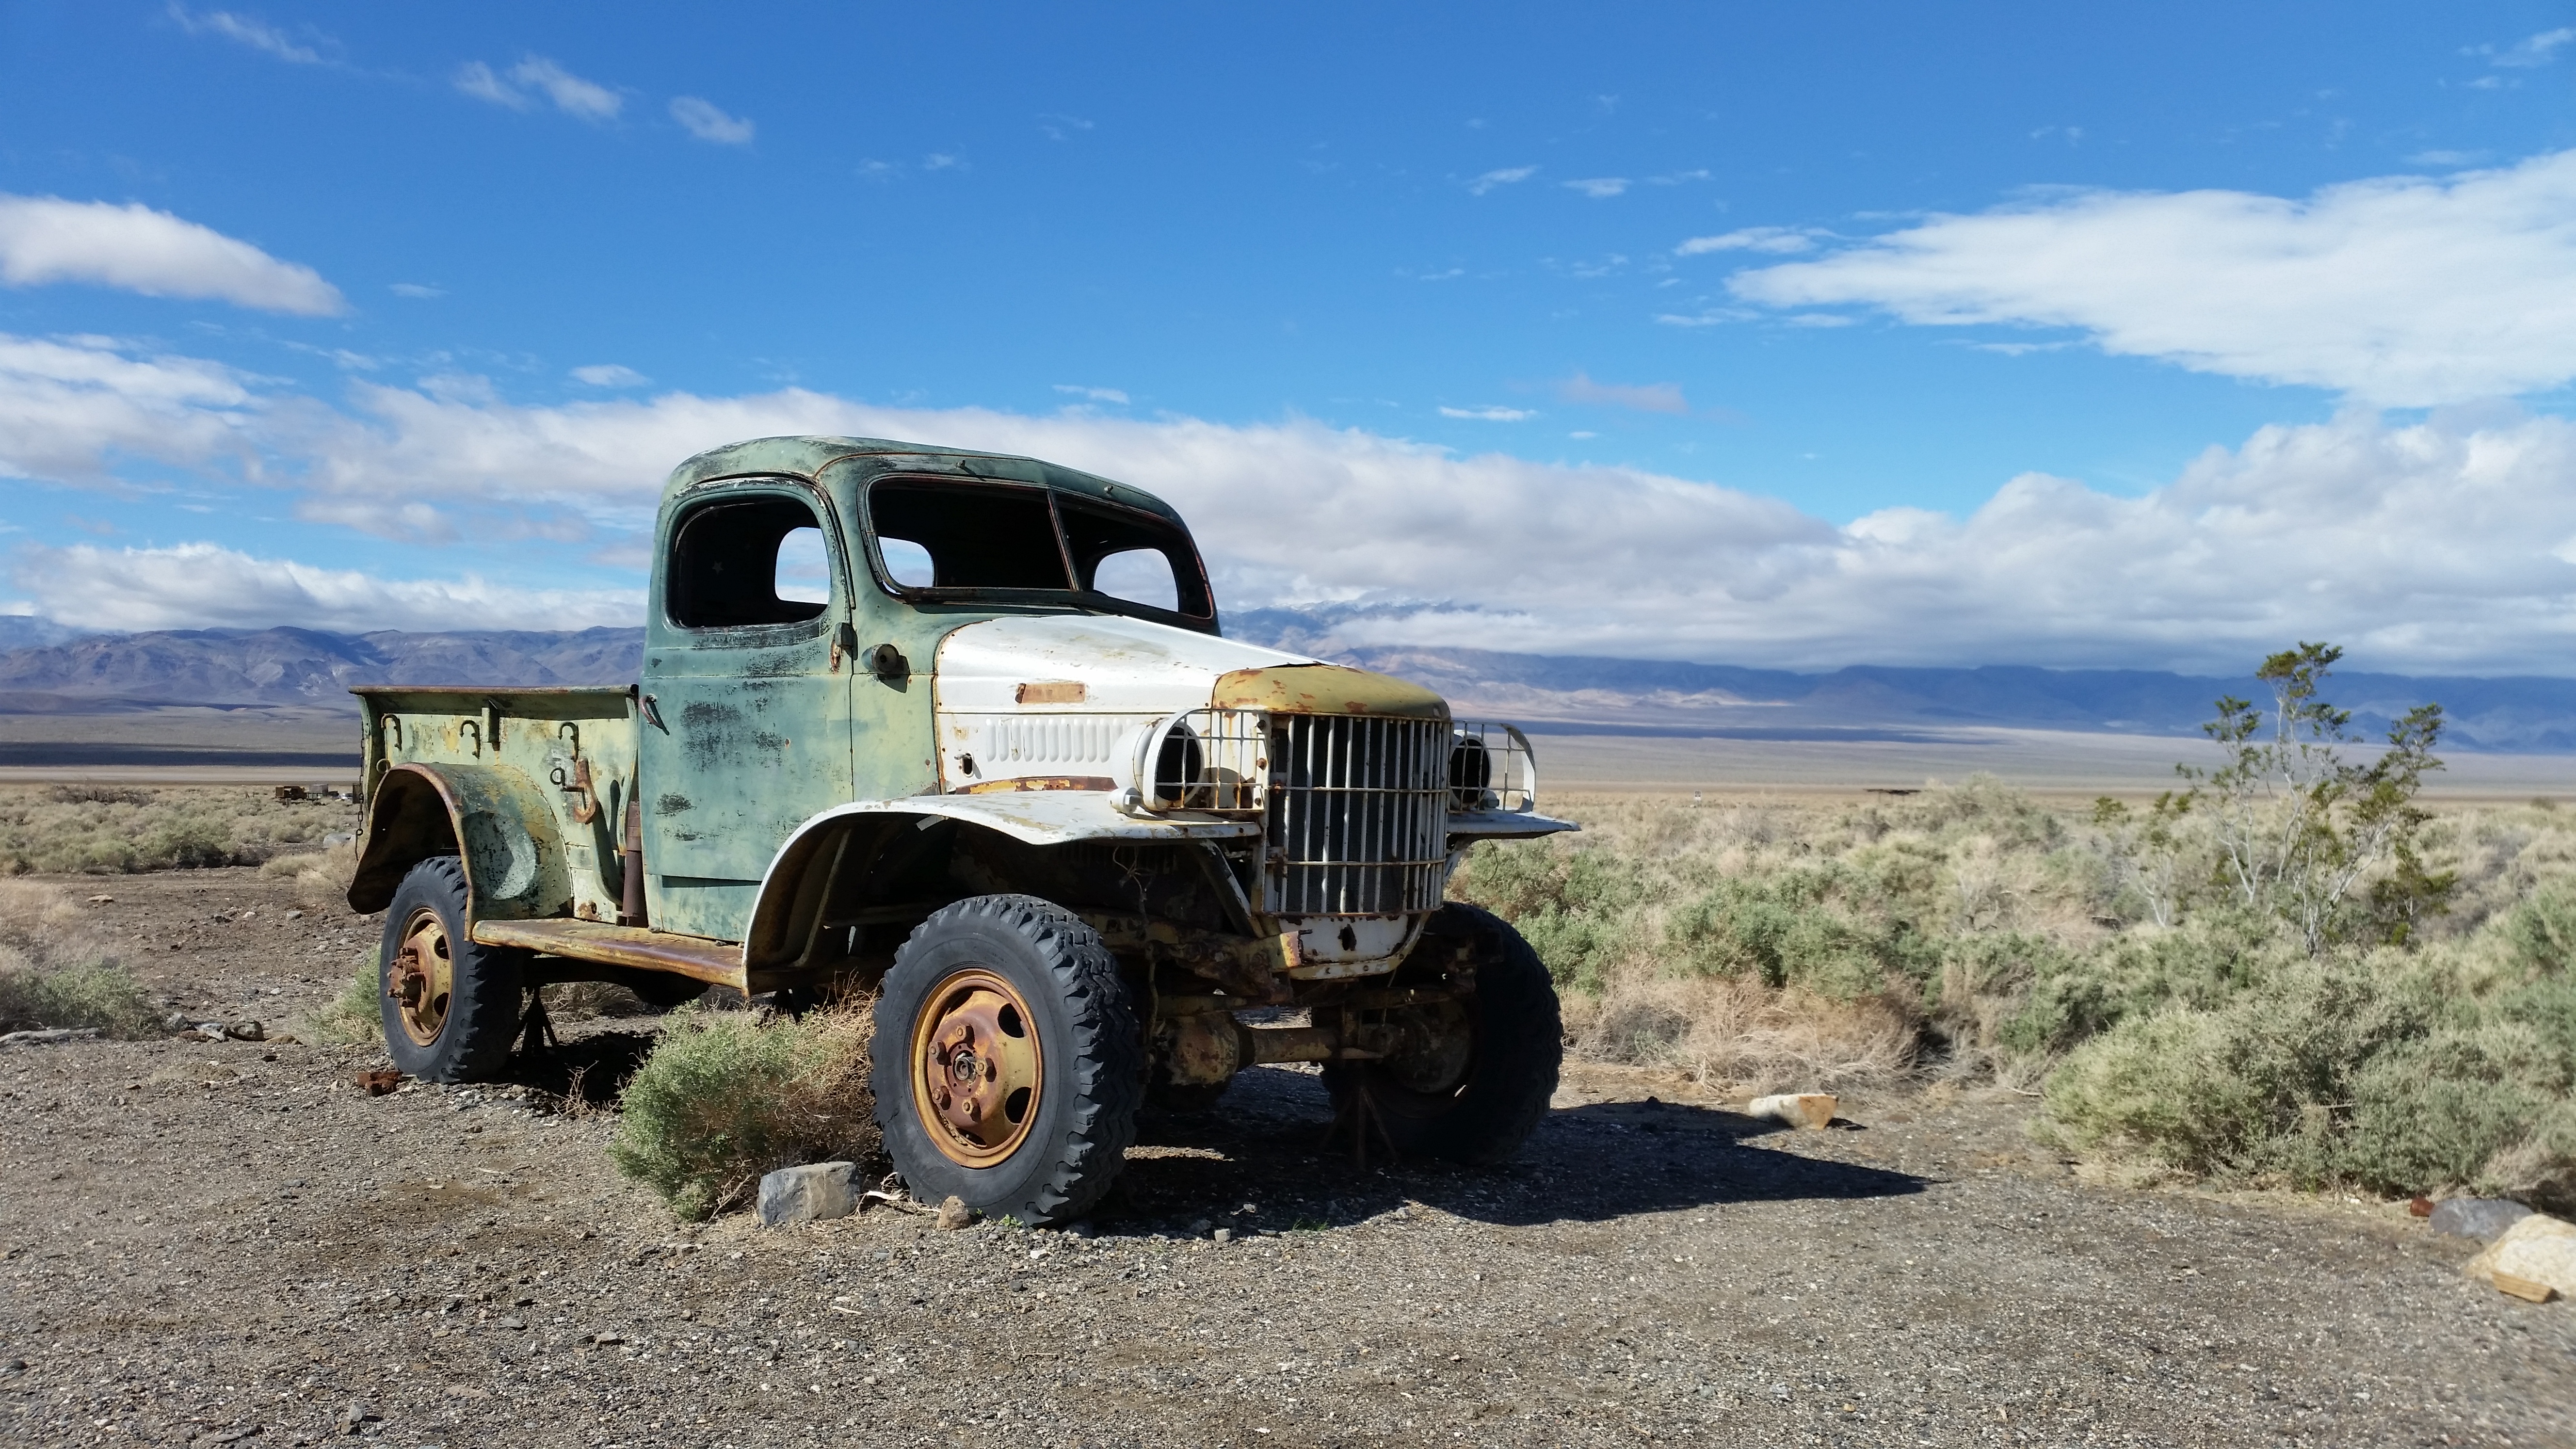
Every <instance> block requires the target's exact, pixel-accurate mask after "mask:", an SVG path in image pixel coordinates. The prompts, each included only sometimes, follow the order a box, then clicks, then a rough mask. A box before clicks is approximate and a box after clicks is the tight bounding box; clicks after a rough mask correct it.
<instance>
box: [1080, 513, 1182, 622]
mask: <svg viewBox="0 0 2576 1449" xmlns="http://www.w3.org/2000/svg"><path fill="white" fill-rule="evenodd" d="M1060 508H1061V511H1062V513H1063V515H1064V546H1065V551H1066V552H1067V553H1069V554H1071V555H1072V556H1073V570H1074V575H1075V577H1076V578H1077V579H1079V580H1080V583H1079V587H1081V588H1082V589H1084V590H1087V591H1090V592H1094V593H1102V594H1107V595H1109V596H1110V597H1111V598H1114V599H1123V600H1125V601H1127V602H1128V603H1131V604H1142V605H1144V606H1146V607H1147V608H1151V609H1162V610H1166V611H1169V612H1171V613H1175V614H1183V615H1187V616H1189V617H1191V618H1194V619H1204V618H1206V617H1208V615H1210V614H1211V613H1213V612H1214V610H1213V609H1212V608H1211V607H1210V606H1209V601H1208V594H1207V581H1206V580H1205V579H1204V578H1202V577H1201V576H1200V574H1199V563H1198V552H1197V550H1195V549H1193V548H1192V547H1191V546H1190V540H1189V535H1187V534H1185V533H1183V532H1182V531H1181V530H1179V529H1178V528H1175V527H1173V526H1172V525H1171V524H1169V523H1166V522H1164V521H1163V520H1161V519H1159V518H1155V517H1153V516H1151V515H1149V514H1143V513H1131V512H1128V511H1127V510H1125V509H1122V508H1107V507H1101V506H1098V505H1094V504H1087V503H1077V502H1074V501H1072V500H1070V499H1068V500H1066V501H1064V502H1063V503H1062V504H1061V505H1060Z"/></svg>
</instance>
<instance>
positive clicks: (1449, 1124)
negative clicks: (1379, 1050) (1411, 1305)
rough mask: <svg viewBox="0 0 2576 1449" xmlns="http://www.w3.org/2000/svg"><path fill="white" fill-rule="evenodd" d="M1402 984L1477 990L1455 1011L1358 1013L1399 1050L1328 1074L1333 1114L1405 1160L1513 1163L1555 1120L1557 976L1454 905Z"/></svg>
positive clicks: (1497, 922) (1495, 920) (1475, 912)
mask: <svg viewBox="0 0 2576 1449" xmlns="http://www.w3.org/2000/svg"><path fill="white" fill-rule="evenodd" d="M1417 963H1418V964H1417ZM1396 980H1397V982H1398V983H1399V984H1401V985H1405V986H1412V987H1419V988H1438V987H1440V986H1442V985H1447V986H1450V987H1451V988H1453V989H1455V988H1459V987H1465V988H1468V989H1467V990H1464V991H1461V992H1460V993H1459V994H1458V995H1457V996H1455V997H1453V998H1452V999H1450V1000H1447V1001H1440V1002H1436V1003H1432V1004H1427V1005H1421V1006H1411V1007H1403V1008H1398V1009H1392V1010H1384V1011H1372V1012H1363V1013H1360V1014H1359V1015H1360V1017H1361V1021H1360V1023H1359V1025H1360V1026H1361V1027H1362V1029H1363V1030H1364V1031H1366V1030H1368V1029H1369V1028H1372V1027H1374V1028H1375V1029H1376V1031H1375V1033H1374V1035H1375V1036H1376V1037H1377V1038H1378V1039H1379V1040H1383V1041H1386V1042H1387V1043H1388V1044H1389V1045H1390V1046H1391V1047H1392V1048H1393V1049H1392V1050H1390V1051H1389V1052H1388V1053H1387V1054H1386V1055H1385V1056H1384V1057H1382V1058H1379V1059H1377V1060H1373V1061H1352V1062H1333V1063H1329V1064H1327V1065H1326V1066H1325V1068H1324V1086H1325V1088H1326V1089H1327V1090H1328V1091H1330V1092H1331V1093H1332V1097H1333V1108H1334V1111H1335V1112H1336V1113H1337V1114H1338V1115H1339V1116H1340V1117H1341V1118H1342V1119H1343V1120H1344V1121H1345V1122H1347V1123H1349V1124H1350V1125H1351V1128H1352V1130H1354V1131H1357V1132H1362V1133H1365V1134H1367V1135H1368V1136H1369V1137H1376V1136H1379V1135H1380V1134H1383V1136H1384V1138H1385V1140H1386V1141H1387V1142H1388V1143H1389V1144H1391V1145H1392V1146H1393V1147H1394V1148H1395V1150H1396V1151H1397V1152H1398V1153H1399V1154H1401V1155H1403V1156H1406V1157H1437V1158H1445V1159H1447V1160H1449V1161H1451V1162H1466V1163H1496V1162H1503V1161H1506V1160H1508V1159H1509V1158H1510V1157H1511V1156H1512V1154H1513V1153H1515V1152H1518V1151H1519V1150H1520V1147H1521V1144H1522V1143H1523V1142H1525V1141H1527V1140H1528V1138H1529V1135H1530V1133H1531V1132H1532V1131H1534V1130H1536V1129H1537V1127H1538V1123H1539V1119H1540V1118H1541V1117H1542V1116H1544V1115H1546V1113H1547V1104H1548V1099H1549V1098H1550V1097H1553V1096H1555V1095H1556V1076H1557V1068H1558V1066H1559V1065H1560V1063H1561V1062H1562V1061H1563V1060H1564V1056H1565V1033H1564V1026H1563V1024H1562V1018H1561V1017H1560V1016H1559V1015H1558V1012H1557V1004H1556V985H1555V983H1554V982H1552V981H1550V980H1549V979H1548V975H1547V967H1546V966H1545V965H1544V964H1542V963H1541V962H1540V961H1539V959H1538V953H1537V952H1536V951H1533V950H1531V949H1530V945H1529V942H1527V941H1524V940H1522V939H1521V933H1520V932H1518V931H1515V930H1513V929H1512V928H1511V926H1510V925H1509V924H1507V923H1506V922H1504V921H1503V920H1502V919H1501V918H1500V917H1498V916H1496V915H1494V914H1493V913H1492V912H1490V911H1486V910H1483V909H1480V908H1478V907H1476V906H1469V905H1460V904H1457V903H1454V902H1453V903H1451V904H1449V905H1445V906H1442V907H1441V908H1440V911H1439V913H1438V914H1437V915H1434V916H1433V917H1432V918H1431V922H1430V924H1429V925H1428V926H1426V927H1425V928H1424V929H1423V933H1422V941H1421V943H1420V944H1419V945H1417V946H1416V947H1415V948H1414V952H1413V957H1412V959H1411V960H1409V961H1407V962H1406V963H1405V965H1404V967H1403V968H1402V970H1401V972H1400V973H1399V974H1398V976H1397V978H1396ZM1363 1094H1365V1096H1366V1101H1365V1104H1363V1102H1362V1101H1361V1098H1362V1096H1363Z"/></svg>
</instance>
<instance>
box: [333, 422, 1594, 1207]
mask: <svg viewBox="0 0 2576 1449" xmlns="http://www.w3.org/2000/svg"><path fill="white" fill-rule="evenodd" d="M656 540H657V547H656V549H655V554H654V563H653V570H652V579H651V584H650V590H651V593H650V598H649V600H648V608H647V623H646V626H645V639H644V660H643V669H642V673H641V678H640V679H639V681H638V682H637V684H636V685H635V686H634V687H632V688H628V689H604V688H545V689H493V688H480V687H475V686H470V685H468V686H443V687H436V688H429V687H408V686H404V687H394V686H388V687H371V688H363V689H360V690H358V691H357V693H358V695H359V698H360V700H361V701H362V704H363V712H364V716H365V731H366V753H365V767H364V769H365V773H364V781H365V790H366V824H365V833H364V835H363V836H362V837H361V839H360V842H359V863H358V867H357V874H356V877H355V880H354V883H353V884H352V885H351V886H350V888H349V903H350V905H351V906H352V907H354V908H356V909H357V910H359V911H362V912H375V911H382V912H384V913H385V926H384V945H383V952H382V967H381V972H382V985H383V998H384V999H383V1017H384V1028H385V1040H386V1043H387V1045H388V1047H389V1048H390V1049H391V1051H392V1054H393V1058H394V1061H395V1064H396V1065H397V1066H399V1067H400V1068H401V1069H402V1070H403V1071H405V1072H408V1073H412V1074H414V1075H417V1076H421V1077H425V1078H429V1079H433V1080H440V1081H467V1080H474V1079H477V1078H485V1077H489V1076H492V1075H494V1074H497V1073H499V1072H501V1071H503V1070H504V1069H505V1066H506V1064H507V1062H508V1060H509V1057H510V1053H511V1051H512V1049H513V1045H514V1041H515V1039H516V1038H517V1037H518V1036H519V1035H520V1034H521V1032H522V1030H523V1028H524V1027H525V1026H526V1025H527V1018H528V1014H529V1013H530V1012H531V1010H532V1009H534V1010H537V1011H541V1010H542V1000H543V997H542V994H541V990H540V989H541V988H542V987H543V986H544V985H546V984H548V983H553V982H562V981H571V980H607V981H614V982H618V983H621V984H623V985H625V986H627V987H630V988H632V989H633V990H634V991H635V992H636V993H637V994H638V995H640V996H642V997H643V998H645V1000H646V1001H648V1002H650V1003H653V1004H656V1005H661V1006H670V1005H675V1004H678V1003H680V1002H683V1001H686V1000H688V999H690V998H693V997H696V996H698V995H700V994H702V993H704V992H705V991H707V990H708V989H709V988H710V987H729V988H731V989H732V990H734V991H736V992H741V993H744V994H745V995H760V994H764V993H775V999H776V1000H777V1001H779V1002H780V1003H781V1004H782V1005H783V1006H785V1007H786V1008H787V1009H790V1010H797V1009H803V1008H804V1007H805V1006H806V1005H807V1004H809V1003H812V1002H815V1001H818V1000H821V999H823V998H825V997H827V996H829V995H832V994H835V993H843V992H853V991H861V992H874V993H875V995H876V1005H875V1018H874V1022H875V1024H874V1038H873V1057H874V1065H873V1070H874V1077H873V1087H874V1093H875V1112H876V1115H877V1119H878V1121H879V1122H880V1123H881V1125H882V1126H883V1128H884V1136H885V1145H886V1150H887V1152H888V1154H889V1155H890V1156H891V1157H892V1158H893V1160H894V1164H895V1167H896V1169H897V1170H898V1171H899V1172H900V1173H901V1174H902V1176H903V1178H904V1180H905V1182H906V1183H907V1184H908V1185H909V1186H910V1188H911V1189H912V1190H913V1192H915V1193H916V1194H917V1195H919V1196H922V1197H924V1198H927V1199H929V1200H931V1201H937V1200H940V1199H942V1198H945V1197H947V1196H949V1195H952V1194H953V1195H955V1196H957V1197H960V1198H962V1199H964V1200H965V1202H966V1203H968V1204H969V1205H971V1206H973V1207H975V1208H977V1209H980V1210H982V1211H984V1212H987V1213H993V1214H1009V1215H1012V1216H1014V1217H1017V1218H1018V1219H1020V1220H1021V1221H1023V1222H1031V1223H1037V1222H1048V1221H1060V1220H1063V1219H1066V1218H1070V1217H1074V1216H1078V1215H1080V1214H1081V1213H1083V1212H1084V1211H1085V1210H1086V1209H1088V1208H1089V1207H1090V1206H1091V1205H1092V1204H1093V1203H1094V1202H1095V1201H1096V1200H1097V1199H1098V1198H1099V1196H1100V1194H1101V1193H1102V1192H1103V1191H1104V1190H1105V1189H1106V1188H1107V1187H1108V1185H1109V1183H1110V1181H1111V1179H1112V1178H1113V1176H1114V1175H1115V1174H1116V1172H1117V1170H1118V1167H1119V1164H1120V1160H1121V1157H1122V1155H1123V1153H1124V1151H1125V1149H1126V1148H1127V1147H1128V1146H1129V1144H1130V1143H1131V1142H1132V1141H1133V1140H1134V1135H1135V1121H1136V1116H1137V1113H1138V1112H1139V1110H1140V1108H1141V1107H1142V1106H1143V1105H1144V1104H1145V1103H1146V1102H1147V1101H1148V1100H1157V1101H1160V1102H1162V1103H1165V1104H1168V1105H1171V1106H1174V1107H1184V1108H1186V1107H1191V1106H1204V1105H1207V1104H1209V1103H1211V1102H1212V1101H1213V1099H1214V1097H1215V1095H1216V1094H1218V1093H1220V1092H1222V1091H1223V1090H1224V1088H1225V1085H1226V1083H1227V1082H1228V1081H1229V1080H1231V1079H1232V1078H1233V1077H1234V1075H1235V1074H1236V1073H1238V1072H1240V1071H1242V1070H1244V1069H1245V1068H1247V1067H1250V1066H1253V1065H1255V1064H1259V1063H1271V1062H1313V1063H1320V1064H1321V1067H1322V1071H1323V1075H1324V1080H1325V1083H1326V1085H1327V1086H1328V1088H1329V1089H1330V1092H1331V1095H1332V1099H1333V1102H1334V1105H1335V1109H1336V1111H1337V1114H1338V1119H1337V1123H1338V1126H1339V1127H1340V1128H1342V1129H1344V1130H1346V1131H1347V1132H1348V1133H1350V1134H1351V1139H1352V1141H1353V1142H1354V1144H1355V1145H1357V1146H1359V1147H1361V1148H1363V1149H1368V1148H1371V1147H1376V1148H1378V1149H1382V1150H1390V1151H1392V1152H1394V1153H1397V1154H1407V1155H1420V1156H1429V1157H1442V1158H1449V1159H1454V1160H1464V1161H1494V1160H1498V1159H1501V1158H1504V1157H1506V1156H1508V1155H1509V1154H1511V1153H1512V1152H1513V1151H1514V1150H1515V1149H1517V1148H1518V1147H1519V1145H1520V1144H1521V1142H1522V1140H1523V1139H1524V1138H1525V1137H1526V1136H1527V1135H1528V1134H1529V1132H1530V1130H1531V1129H1532V1127H1533V1126H1534V1125H1535V1124H1536V1122H1537V1120H1538V1118H1539V1116H1540V1114H1541V1113H1542V1112H1543V1111H1544V1110H1545V1108H1546V1105H1547V1101H1548V1098H1549V1096H1550V1095H1551V1093H1552V1092H1553V1091H1554V1089H1555V1084H1556V1078H1557V1068H1558V1062H1559V1055H1560V1046H1559V1025H1558V1014H1557V1002H1556V996H1555V993H1554V990H1553V988H1552V987H1551V985H1550V983H1549V980H1548V976H1547V972H1546V970H1545V968H1544V967H1543V966H1542V965H1541V964H1540V962H1539V961H1538V959H1537V957H1536V956H1535V955H1534V954H1533V953H1532V951H1531V950H1530V948H1529V946H1528V945H1527V944H1526V943H1525V942H1524V941H1522V939H1521V938H1520V936H1519V935H1518V934H1517V933H1515V932H1514V931H1513V930H1512V928H1511V927H1510V926H1509V925H1507V924H1505V923H1504V922H1502V921H1501V920H1499V919H1497V918H1495V917H1494V916H1492V915H1490V914H1488V913H1486V912H1484V911H1482V910H1479V909H1477V908H1475V907H1473V906H1470V905H1465V904H1461V903H1457V902H1451V901H1447V900H1446V899H1445V898H1444V897H1445V892H1446V887H1447V883H1448V880H1449V877H1450V874H1451V872H1452V871H1453V870H1454V869H1455V868H1456V867H1457V865H1458V864H1459V862H1460V860H1461V859H1462V857H1463V855H1464V853H1465V852H1466V851H1467V850H1468V849H1469V848H1470V847H1471V846H1472V845H1473V844H1474V843H1475V842H1477V841H1480V840H1506V839H1520V838H1528V837H1534V836H1540V835H1545V834H1548V833H1550V832H1553V831H1558V830H1565V829H1571V828H1572V827H1571V826H1570V825H1568V824H1567V823H1565V822H1563V821H1560V820H1555V819H1551V818H1549V817H1547V816H1545V815H1542V814H1540V813H1539V812H1538V809H1537V793H1536V792H1537V780H1536V772H1535V760H1534V757H1533V755H1532V753H1531V750H1530V747H1529V742H1528V740H1527V739H1526V737H1524V736H1523V735H1522V734H1521V732H1520V731H1518V730H1517V729H1514V728H1512V727H1510V726H1508V725H1502V724H1481V723H1475V722H1471V721H1463V720H1458V719H1454V718H1452V717H1451V714H1450V710H1449V708H1448V705H1447V704H1446V703H1445V702H1444V701H1443V700H1442V699H1441V698H1440V697H1439V696H1437V695H1435V694H1433V693H1431V692H1429V691H1427V690H1424V689H1421V688H1419V687H1416V686H1414V685H1412V684H1408V683H1405V682H1403V681H1401V680H1397V679H1393V678H1389V677H1386V676H1383V675H1378V674H1373V673H1369V672H1365V671H1362V670H1357V669H1351V668H1345V667H1341V666H1336V665H1332V664H1327V663H1322V662H1318V661H1316V660H1313V659H1308V658H1302V657H1299V656H1297V655H1294V654H1288V653H1283V652H1281V651H1279V650H1275V649H1268V648H1261V647H1256V646H1254V645H1251V644H1247V643H1242V642H1239V641H1235V640H1229V639H1227V638H1225V637H1224V636H1223V634H1222V633H1221V632H1220V630H1219V628H1218V618H1217V609H1216V603H1215V600H1214V598H1213V596H1212V593H1211V590H1210V588H1209V584H1208V576H1207V570H1206V568H1205V566H1204V564H1203V563H1202V562H1201V559H1200V556H1199V553H1198V550H1197V548H1196V546H1195V545H1194V544H1193V542H1192V541H1191V538H1190V534H1189V531H1188V529H1187V528H1186V527H1184V526H1183V524H1182V522H1181V519H1180V516H1179V515H1178V514H1177V513H1175V512H1174V511H1173V510H1172V509H1171V508H1170V507H1169V506H1167V505H1166V504H1164V503H1163V502H1162V501H1161V500H1160V499H1157V498H1155V497H1153V496H1152V495H1150V494H1147V493H1145V492H1143V491H1141V490H1139V489H1136V488H1132V487H1129V486H1127V485H1126V484H1123V483H1116V482H1112V481H1110V480H1108V479H1105V478H1099V477H1095V476H1092V475H1090V474H1087V473H1081V472H1077V471H1074V470H1072V469H1068V468H1062V467H1058V466H1055V465H1053V464H1049V463H1043V462H1039V461H1036V460H1034V459H1029V458H1017V457H1004V456H997V455H993V454H989V453H980V452H973V451H966V450H959V449H952V448H939V447H931V446H926V445H921V444H914V443H901V442H888V441H883V440H878V439H868V438H834V437H796V438H763V439H758V440H755V441H752V442H746V443H740V444H736V445H733V446H730V447H725V448H719V449H716V450H714V451H712V452H708V453H703V454H700V455H699V456H697V457H694V458H691V459H689V460H688V461H687V462H685V463H683V464H681V465H680V467H679V468H678V469H677V470H676V471H675V472H673V473H672V475H671V478H670V481H669V484H668V486H667V488H666V489H665V490H664V493H663V497H662V503H661V509H660V513H659V517H658V522H657V528H656Z"/></svg>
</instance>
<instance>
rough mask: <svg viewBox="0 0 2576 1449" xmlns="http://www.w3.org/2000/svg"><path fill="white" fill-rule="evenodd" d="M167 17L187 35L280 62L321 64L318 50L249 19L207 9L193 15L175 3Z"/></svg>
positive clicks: (320, 54)
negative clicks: (231, 44) (228, 42)
mask: <svg viewBox="0 0 2576 1449" xmlns="http://www.w3.org/2000/svg"><path fill="white" fill-rule="evenodd" d="M170 18H171V19H172V20H174V21H177V22H178V25H179V28H180V29H182V30H184V31H186V32H188V33H189V34H190V35H220V36H222V37H223V38H225V39H226V40H231V41H236V42H238V43H240V44H242V45H247V46H249V47H250V48H251V49H253V50H262V51H266V52H268V53H269V54H270V55H273V56H275V57H277V58H278V59H279V60H283V61H288V62H291V63H293V64H296V65H320V64H321V63H322V53H321V52H320V51H318V50H315V49H314V48H313V47H312V46H309V45H305V44H303V43H301V42H299V41H296V40H294V39H292V38H290V37H289V36H288V35H287V34H286V32H285V31H282V30H280V29H278V28H277V27H276V26H274V25H271V24H269V23H268V22H266V21H264V20H258V19H254V18H252V17H251V16H247V15H235V14H234V13H232V12H231V11H229V10H209V11H206V12H205V13H203V14H194V13H191V12H190V11H189V9H188V7H186V6H184V5H181V4H178V3H177V0H172V3H171V6H170Z"/></svg>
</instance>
